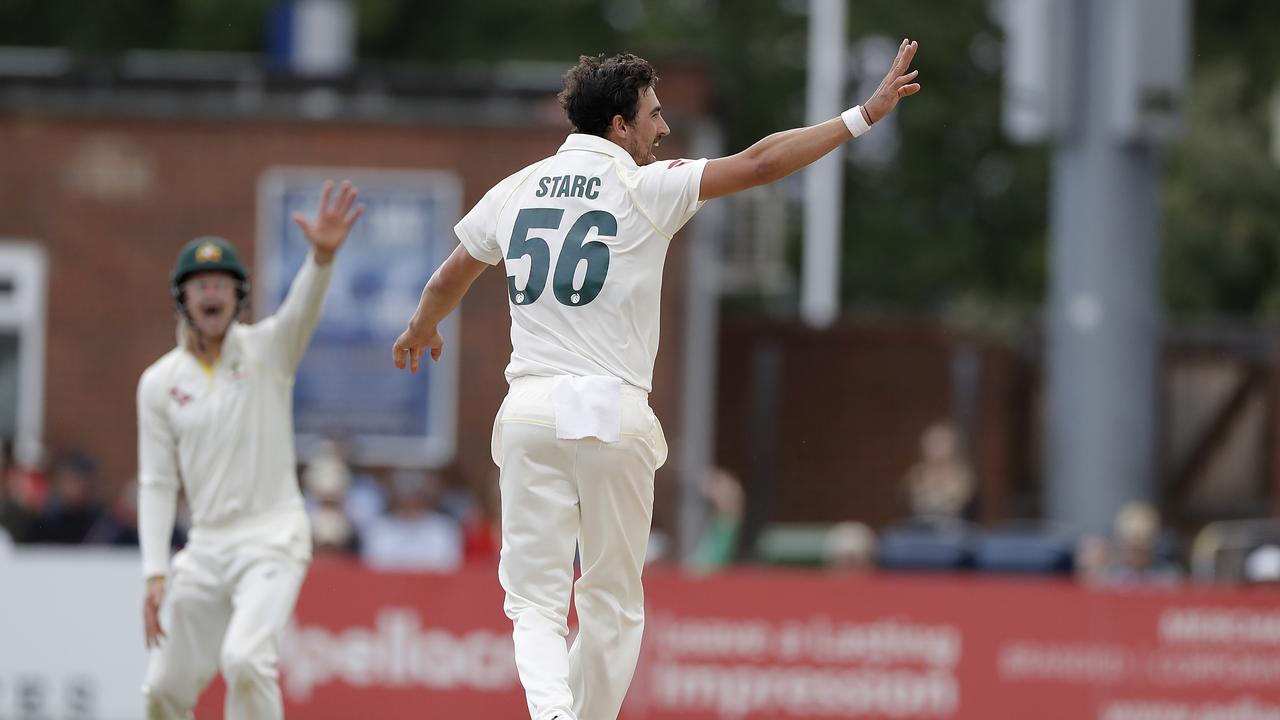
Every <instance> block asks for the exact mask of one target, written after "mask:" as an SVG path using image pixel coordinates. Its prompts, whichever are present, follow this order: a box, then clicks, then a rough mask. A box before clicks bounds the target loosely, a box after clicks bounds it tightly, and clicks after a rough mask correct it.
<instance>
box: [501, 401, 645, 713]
mask: <svg viewBox="0 0 1280 720" xmlns="http://www.w3.org/2000/svg"><path fill="white" fill-rule="evenodd" d="M553 381H554V379H553V378H543V377H522V378H517V379H516V380H514V381H512V383H511V388H510V391H509V392H508V393H507V398H506V400H505V401H504V402H503V404H502V408H501V409H500V410H499V411H498V417H497V420H496V421H495V422H494V432H493V457H494V462H496V463H497V464H498V466H499V467H500V468H501V480H500V484H501V490H502V554H501V557H500V560H499V563H498V578H499V580H500V581H501V583H502V587H503V589H504V590H505V591H506V602H505V606H504V607H505V609H506V614H507V617H509V618H511V621H512V624H513V626H514V632H513V637H514V640H515V653H516V668H517V670H518V672H519V674H520V682H521V684H523V685H524V689H525V696H526V699H527V700H528V704H529V715H530V717H531V718H533V720H551V718H553V717H559V718H560V720H615V718H617V716H618V712H619V710H620V709H621V708H622V700H623V698H624V697H625V696H626V694H627V688H628V686H630V684H631V676H632V675H633V674H634V672H635V667H636V661H637V659H638V658H639V655H640V641H641V636H642V635H643V634H644V590H643V588H642V586H641V582H640V574H641V571H642V570H643V568H644V558H645V551H646V548H647V545H648V541H649V526H650V522H651V521H652V518H653V475H654V471H656V470H657V469H658V468H659V467H661V466H662V463H663V462H664V461H665V460H666V457H667V444H666V440H665V438H664V437H663V434H662V426H661V425H660V424H659V423H658V420H657V418H656V417H654V414H653V411H652V410H650V409H649V404H648V398H647V394H646V393H644V392H643V391H642V390H639V389H638V388H634V387H631V386H625V385H624V386H623V396H622V437H621V439H620V440H619V441H618V442H614V443H605V442H601V441H600V440H597V439H595V438H586V439H582V440H558V439H556V432H555V415H554V410H553V406H552V386H553V384H554V382H553ZM575 547H576V549H577V553H578V556H579V558H580V562H581V568H582V575H581V577H580V578H579V579H578V581H577V582H576V583H574V581H573V576H574V567H573V565H574V550H575ZM571 593H572V595H573V600H574V604H575V606H576V608H577V613H578V635H577V637H576V638H575V639H574V642H573V646H572V647H566V644H567V643H566V638H567V637H568V633H569V627H568V614H569V597H570V594H571Z"/></svg>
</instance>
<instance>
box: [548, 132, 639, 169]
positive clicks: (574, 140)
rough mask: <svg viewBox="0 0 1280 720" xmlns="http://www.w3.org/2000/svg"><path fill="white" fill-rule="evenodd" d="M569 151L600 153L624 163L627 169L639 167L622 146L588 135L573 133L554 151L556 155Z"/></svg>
mask: <svg viewBox="0 0 1280 720" xmlns="http://www.w3.org/2000/svg"><path fill="white" fill-rule="evenodd" d="M571 150H585V151H587V152H595V153H601V154H604V155H608V156H609V157H612V158H614V159H616V160H619V161H620V162H623V163H626V164H627V166H628V167H633V168H634V167H639V166H638V165H636V161H635V158H633V157H631V155H630V154H629V153H628V152H627V151H626V150H623V149H622V146H621V145H619V144H617V143H615V142H613V141H612V140H605V139H604V138H602V137H600V136H598V135H588V134H586V133H573V134H571V135H569V137H567V138H565V140H564V144H563V145H561V146H560V149H559V150H557V151H556V153H557V154H559V153H562V152H569V151H571Z"/></svg>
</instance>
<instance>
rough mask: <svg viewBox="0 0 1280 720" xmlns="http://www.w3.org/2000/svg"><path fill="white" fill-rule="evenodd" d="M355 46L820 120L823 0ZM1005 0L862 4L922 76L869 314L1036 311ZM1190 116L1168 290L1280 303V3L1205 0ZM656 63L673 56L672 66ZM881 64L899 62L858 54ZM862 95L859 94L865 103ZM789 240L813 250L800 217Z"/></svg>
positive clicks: (238, 25) (417, 19)
mask: <svg viewBox="0 0 1280 720" xmlns="http://www.w3.org/2000/svg"><path fill="white" fill-rule="evenodd" d="M273 4H274V3H271V2H268V1H267V0H112V2H83V0H0V45H28V46H30V45H60V46H65V47H68V48H71V49H73V50H75V51H76V52H78V53H81V54H85V55H91V56H110V55H113V54H115V53H119V52H121V51H124V50H127V49H130V48H168V49H178V48H183V49H196V50H226V51H259V50H262V49H263V48H264V44H265V42H266V37H267V33H266V29H265V28H266V25H267V17H268V14H269V12H270V9H271V7H272V5H273ZM352 4H353V7H354V8H355V9H356V11H357V14H358V18H359V52H360V54H361V56H362V57H364V58H368V59H376V60H388V61H405V62H423V63H433V64H452V63H462V64H467V63H493V62H496V61H500V60H504V59H511V58H519V59H530V60H544V61H553V62H563V63H565V64H566V65H567V64H568V63H570V62H572V61H573V59H574V58H576V56H577V55H579V54H584V53H597V52H615V51H620V50H630V51H633V52H637V53H641V54H645V55H651V56H654V57H672V56H686V57H687V56H694V57H697V58H701V59H703V60H704V61H705V62H706V63H708V65H709V67H710V68H711V70H712V78H713V83H714V95H715V97H714V102H713V107H714V108H715V112H716V114H717V116H718V117H719V118H720V121H721V124H722V126H723V128H724V130H725V137H726V142H727V146H728V149H729V150H737V149H741V148H742V147H745V146H746V145H747V144H749V143H750V142H752V141H754V140H755V139H757V138H759V137H761V136H763V135H765V134H767V133H769V132H772V131H775V130H779V129H782V128H786V127H791V126H794V125H796V124H798V123H800V122H802V121H803V109H804V78H805V33H806V27H807V19H806V17H805V12H806V8H807V2H806V0H540V1H539V2H536V3H531V2H527V0H484V1H483V2H423V1H422V0H352ZM990 7H991V5H990V3H989V1H988V0H913V2H910V3H904V2H898V1H897V0H857V1H856V2H850V3H849V24H850V31H849V35H850V38H851V40H852V41H854V42H858V41H859V40H861V39H863V38H866V37H870V36H884V37H887V38H890V39H892V41H893V42H895V43H896V40H897V39H898V38H901V37H904V36H907V35H910V36H911V37H913V38H916V39H918V40H919V41H920V43H921V52H920V55H919V57H918V61H917V67H918V68H919V69H920V71H921V82H923V83H924V88H925V90H924V92H923V93H921V94H920V95H918V96H917V97H914V98H912V99H911V100H910V101H909V102H906V103H904V104H903V106H902V107H901V108H900V110H899V112H898V113H897V116H896V118H895V122H897V123H898V127H899V131H900V135H899V144H898V147H897V151H896V153H895V155H894V157H893V158H892V159H891V160H890V161H889V162H887V163H883V164H880V165H876V164H851V165H850V168H849V172H848V174H847V177H846V183H845V186H846V212H845V237H846V243H845V251H844V255H843V257H844V260H843V266H842V272H843V288H844V301H845V303H846V305H847V306H849V307H852V308H859V309H893V310H938V309H944V308H947V307H951V306H956V305H960V306H963V307H968V308H975V307H976V308H987V309H989V310H991V311H992V312H994V311H995V310H997V309H1000V308H1005V309H1007V308H1010V307H1015V308H1016V307H1022V308H1032V307H1034V306H1036V305H1038V304H1039V303H1041V302H1042V300H1043V293H1044V284H1045V256H1046V251H1045V245H1046V230H1045V228H1046V219H1047V207H1046V206H1047V195H1048V187H1047V186H1048V179H1047V178H1048V158H1049V150H1048V149H1047V148H1035V147H1032V148H1027V147H1016V146H1012V145H1010V144H1009V143H1008V141H1007V140H1005V138H1004V136H1003V133H1002V130H1001V128H1000V123H999V117H1000V95H1001V72H1002V68H1001V62H1002V55H1001V34H1000V30H999V29H998V28H997V27H996V25H995V23H994V22H993V19H992V16H991V13H990ZM1195 8H1196V40H1195V47H1196V55H1195V65H1194V92H1193V93H1192V99H1193V101H1192V107H1191V109H1190V112H1189V124H1188V125H1189V130H1188V132H1187V134H1186V135H1185V137H1183V138H1182V139H1180V140H1179V141H1178V142H1177V143H1176V144H1175V146H1174V147H1172V148H1171V149H1170V152H1169V163H1168V173H1167V178H1166V187H1165V200H1166V202H1165V205H1166V218H1165V223H1164V227H1165V250H1164V253H1163V258H1164V260H1163V262H1164V272H1165V285H1164V287H1165V294H1166V297H1167V299H1168V305H1169V307H1170V309H1171V310H1172V311H1174V312H1175V313H1196V314H1233V315H1243V316H1254V317H1280V288H1278V287H1277V285H1278V282H1277V281H1280V251H1278V250H1277V246H1276V243H1277V239H1278V238H1280V182H1277V181H1278V180H1280V171H1278V170H1277V166H1276V163H1275V162H1274V161H1273V160H1272V159H1271V157H1270V156H1269V153H1268V148H1269V145H1270V143H1271V142H1272V139H1271V138H1270V132H1271V130H1270V127H1269V123H1270V114H1271V112H1272V110H1271V103H1272V97H1273V96H1274V93H1273V88H1274V87H1275V81H1276V75H1277V73H1280V43H1276V42H1274V37H1275V33H1276V30H1277V29H1280V3H1274V2H1271V1H1270V0H1214V1H1213V2H1197V3H1195ZM659 70H661V68H659ZM858 71H859V72H866V73H875V74H878V73H881V72H883V69H882V68H869V69H858ZM861 99H862V98H858V97H855V96H852V95H851V96H850V97H849V98H846V100H848V101H849V102H850V103H852V102H857V101H859V100H861ZM792 243H793V245H792V247H793V251H792V256H793V259H794V258H796V257H798V253H799V250H798V218H797V219H796V221H795V222H794V223H793V237H792Z"/></svg>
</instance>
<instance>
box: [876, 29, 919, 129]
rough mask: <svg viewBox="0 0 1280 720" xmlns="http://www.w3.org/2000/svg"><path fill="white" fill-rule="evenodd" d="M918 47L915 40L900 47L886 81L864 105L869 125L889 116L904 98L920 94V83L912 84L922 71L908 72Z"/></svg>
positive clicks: (908, 41) (885, 78)
mask: <svg viewBox="0 0 1280 720" xmlns="http://www.w3.org/2000/svg"><path fill="white" fill-rule="evenodd" d="M918 47H919V46H918V45H917V44H916V41H915V40H907V39H905V38H904V39H903V41H902V44H901V45H899V46H898V56H897V57H895V58H894V59H893V65H891V66H889V72H888V74H886V75H885V76H884V80H881V81H880V87H878V88H876V91H875V92H873V93H871V97H869V98H867V101H866V102H865V103H863V104H862V110H863V112H865V113H866V114H867V122H868V123H875V122H876V121H877V120H879V119H880V118H882V117H884V116H885V115H888V114H889V113H890V112H892V111H893V109H894V108H895V107H897V106H898V101H899V100H901V99H902V98H904V97H907V96H908V95H915V94H916V93H918V92H920V83H918V82H912V81H913V80H915V79H916V76H917V75H919V74H920V71H919V70H911V71H910V72H907V71H908V69H909V68H910V67H911V60H912V59H913V58H914V57H915V56H916V49H917V48H918Z"/></svg>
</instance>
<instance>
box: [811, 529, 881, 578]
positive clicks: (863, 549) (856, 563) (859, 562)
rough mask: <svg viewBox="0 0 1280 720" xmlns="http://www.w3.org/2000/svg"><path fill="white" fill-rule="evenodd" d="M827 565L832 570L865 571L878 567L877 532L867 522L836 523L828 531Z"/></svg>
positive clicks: (825, 552) (825, 549) (826, 545)
mask: <svg viewBox="0 0 1280 720" xmlns="http://www.w3.org/2000/svg"><path fill="white" fill-rule="evenodd" d="M823 549H824V555H825V559H826V565H827V567H828V568H831V569H832V570H841V571H846V572H851V573H865V572H869V571H871V570H874V569H875V567H876V533H875V531H874V530H872V529H871V528H870V527H869V526H867V525H866V524H865V523H860V522H855V521H847V522H840V523H836V524H835V525H832V526H831V529H830V530H828V531H827V538H826V543H825V547H824V548H823Z"/></svg>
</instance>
